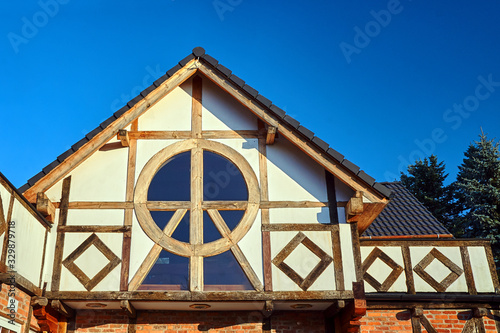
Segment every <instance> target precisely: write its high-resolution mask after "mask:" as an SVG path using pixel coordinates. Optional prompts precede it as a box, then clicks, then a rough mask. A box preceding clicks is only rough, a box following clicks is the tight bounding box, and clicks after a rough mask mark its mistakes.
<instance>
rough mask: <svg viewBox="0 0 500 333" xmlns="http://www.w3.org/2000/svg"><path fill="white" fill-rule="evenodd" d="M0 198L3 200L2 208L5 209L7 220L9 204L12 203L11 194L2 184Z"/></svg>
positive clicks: (0, 185)
mask: <svg viewBox="0 0 500 333" xmlns="http://www.w3.org/2000/svg"><path fill="white" fill-rule="evenodd" d="M0 197H1V198H2V208H3V213H4V218H5V219H7V214H8V211H9V203H10V193H9V191H8V190H7V189H6V188H5V187H4V186H3V185H2V184H1V183H0Z"/></svg>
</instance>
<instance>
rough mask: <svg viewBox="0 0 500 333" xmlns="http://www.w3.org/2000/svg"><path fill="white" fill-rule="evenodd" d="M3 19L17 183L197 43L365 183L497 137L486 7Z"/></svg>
mask: <svg viewBox="0 0 500 333" xmlns="http://www.w3.org/2000/svg"><path fill="white" fill-rule="evenodd" d="M55 4H56V5H55ZM0 10H2V13H4V14H3V18H2V20H0V75H1V76H0V77H1V79H0V110H1V113H2V118H1V119H2V141H1V145H0V171H1V172H2V173H4V174H5V175H6V176H7V177H8V178H9V179H10V180H11V181H12V182H13V183H14V185H16V186H21V185H23V184H24V183H25V182H26V180H27V179H29V178H30V177H32V176H33V175H35V174H36V173H38V172H39V171H40V170H41V169H42V168H43V167H45V166H46V165H47V164H48V163H50V162H52V161H53V160H54V159H55V158H56V157H57V156H58V155H60V154H61V153H63V152H64V151H66V150H67V149H68V148H69V147H71V145H73V144H74V143H75V142H77V141H78V140H79V139H80V138H81V137H83V135H84V134H86V133H87V132H89V131H90V130H92V129H94V128H95V127H96V126H98V124H99V123H100V122H101V121H102V120H104V119H106V118H108V117H109V116H110V115H111V114H112V113H113V112H114V111H116V109H118V108H120V107H121V106H122V105H123V104H125V103H126V101H127V100H128V99H129V98H130V97H133V96H132V92H137V91H138V90H139V89H140V88H143V87H144V86H145V84H150V83H151V82H152V81H153V76H160V75H161V73H163V72H165V71H167V70H168V69H170V68H171V67H173V66H174V65H175V64H176V63H177V62H178V61H179V60H181V59H182V58H184V57H185V56H186V55H188V54H189V53H190V52H191V50H192V49H193V47H195V46H202V47H204V48H205V49H206V50H207V53H208V54H210V55H212V56H213V57H215V58H216V59H218V60H219V61H220V62H221V63H222V64H223V65H225V66H226V67H228V68H230V69H231V70H232V71H233V72H234V73H235V74H236V75H238V76H240V77H241V78H242V79H244V80H245V81H247V83H249V84H250V85H251V86H253V87H254V88H256V89H257V90H259V91H260V92H261V93H262V94H263V95H264V96H266V97H267V98H269V99H270V100H272V101H273V102H274V104H276V105H278V106H280V107H281V108H283V109H284V110H286V111H287V112H288V113H290V114H291V115H292V116H293V117H295V118H296V119H297V120H299V121H300V122H301V123H302V124H303V125H304V126H306V127H308V128H309V129H311V130H312V131H314V132H315V133H316V134H317V135H318V136H319V137H320V138H322V139H323V140H325V141H327V142H328V143H329V144H330V145H331V146H332V147H334V148H335V149H336V150H338V151H340V152H341V153H342V154H344V155H345V156H346V157H347V158H348V159H350V160H351V161H353V162H354V163H356V164H358V165H359V166H360V167H361V168H362V169H364V170H365V171H366V172H367V173H368V174H370V175H372V176H373V177H375V178H376V179H377V180H378V181H386V180H393V179H394V177H399V171H398V169H400V168H402V167H405V166H406V163H408V162H413V161H414V160H415V158H419V157H421V156H427V155H428V154H430V153H434V154H437V155H438V157H439V159H440V160H444V161H445V162H446V164H447V171H448V172H449V173H450V178H454V176H455V174H456V172H457V166H458V165H459V164H460V163H461V161H462V159H463V152H464V151H465V150H466V148H467V146H468V145H469V143H470V142H471V141H472V140H475V139H476V138H477V136H478V134H479V133H480V127H481V126H482V128H483V130H484V132H485V133H488V134H489V136H490V137H496V138H500V112H499V111H500V61H499V45H500V40H499V39H500V24H498V17H499V14H500V3H499V2H498V1H495V0H478V1H474V2H472V1H464V0H454V1H451V0H441V1H435V2H432V3H429V2H428V1H417V0H413V1H410V0H401V1H395V0H391V1H356V0H349V1H348V0H335V1H310V2H305V1H286V2H284V1H280V2H278V1H250V0H217V1H210V0H207V1H189V0H174V1H172V0H146V1H130V0H121V1H114V0H110V1H96V0H87V1H79V0H41V1H39V2H38V1H34V0H24V1H20V2H12V1H8V2H6V1H4V2H2V3H1V4H0ZM488 81H489V83H488ZM454 104H456V106H455V109H454ZM460 108H462V109H460ZM433 132H434V137H433V134H432V133H433ZM417 141H418V142H420V143H421V144H420V147H419V146H418V145H417V143H416V142H417ZM431 142H432V143H431ZM402 161H403V162H402Z"/></svg>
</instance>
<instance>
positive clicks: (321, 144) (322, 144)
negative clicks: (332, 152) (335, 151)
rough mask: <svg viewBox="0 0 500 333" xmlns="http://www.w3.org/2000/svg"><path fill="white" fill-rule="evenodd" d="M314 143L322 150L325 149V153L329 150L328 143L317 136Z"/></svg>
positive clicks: (313, 140)
mask: <svg viewBox="0 0 500 333" xmlns="http://www.w3.org/2000/svg"><path fill="white" fill-rule="evenodd" d="M312 142H314V143H315V144H317V145H318V146H319V147H320V148H321V149H323V150H324V151H327V150H328V147H329V146H328V143H326V142H325V141H323V140H321V139H320V138H318V137H317V136H315V137H314V138H313V139H312Z"/></svg>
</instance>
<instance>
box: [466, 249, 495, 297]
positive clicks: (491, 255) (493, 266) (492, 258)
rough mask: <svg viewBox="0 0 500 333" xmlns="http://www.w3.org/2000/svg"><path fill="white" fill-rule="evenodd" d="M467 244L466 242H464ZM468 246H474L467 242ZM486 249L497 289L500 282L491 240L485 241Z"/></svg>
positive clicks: (492, 277) (492, 279)
mask: <svg viewBox="0 0 500 333" xmlns="http://www.w3.org/2000/svg"><path fill="white" fill-rule="evenodd" d="M464 245H465V244H464ZM467 245H468V246H472V245H470V244H467ZM483 246H484V250H485V251H486V258H487V260H488V266H489V267H490V275H491V281H492V282H493V287H495V290H497V291H498V290H500V283H499V282H498V275H497V268H496V265H495V259H494V257H493V251H491V244H490V241H485V243H484V244H483Z"/></svg>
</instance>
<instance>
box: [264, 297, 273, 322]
mask: <svg viewBox="0 0 500 333" xmlns="http://www.w3.org/2000/svg"><path fill="white" fill-rule="evenodd" d="M273 311H274V303H273V301H266V302H265V303H264V309H263V310H262V315H263V316H264V317H265V318H269V317H271V315H272V314H273Z"/></svg>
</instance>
